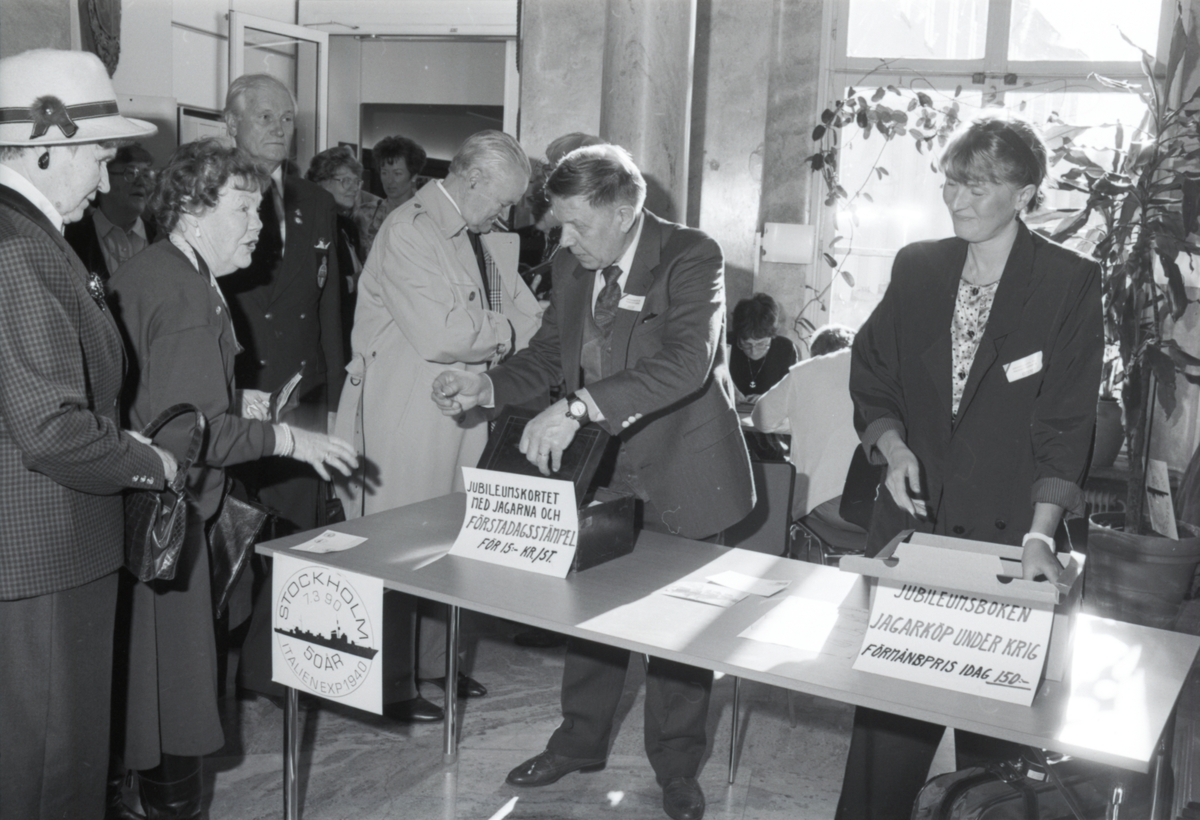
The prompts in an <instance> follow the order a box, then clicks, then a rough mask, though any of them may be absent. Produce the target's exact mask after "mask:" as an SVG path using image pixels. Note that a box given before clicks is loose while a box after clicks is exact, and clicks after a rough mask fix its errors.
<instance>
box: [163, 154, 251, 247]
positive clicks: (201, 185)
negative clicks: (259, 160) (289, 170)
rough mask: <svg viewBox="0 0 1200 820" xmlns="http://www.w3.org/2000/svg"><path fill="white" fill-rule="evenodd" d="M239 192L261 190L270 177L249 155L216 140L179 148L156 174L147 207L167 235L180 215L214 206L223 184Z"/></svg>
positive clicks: (200, 211)
mask: <svg viewBox="0 0 1200 820" xmlns="http://www.w3.org/2000/svg"><path fill="white" fill-rule="evenodd" d="M230 180H234V181H235V182H234V184H235V185H236V186H237V187H238V188H240V189H241V190H243V191H264V190H266V189H267V186H268V185H270V184H271V178H270V177H269V176H267V175H266V174H264V173H263V172H262V171H260V170H259V168H258V165H256V164H255V162H254V160H252V159H250V156H249V155H248V154H246V153H244V152H242V151H241V150H239V149H237V148H232V147H229V146H226V145H222V144H221V142H220V141H218V140H216V139H204V140H197V141H195V142H189V143H187V144H185V145H181V146H179V149H178V150H176V151H175V153H174V154H172V155H171V159H169V160H168V161H167V167H166V168H163V170H162V172H161V173H160V174H159V175H158V185H157V187H155V189H154V196H153V198H151V200H150V208H151V210H152V211H153V212H154V218H155V219H156V220H158V227H159V228H160V229H161V230H163V231H165V232H166V233H170V232H171V231H172V230H174V228H175V226H176V224H178V223H179V217H180V216H181V215H182V214H184V213H190V214H196V213H202V212H203V211H205V210H207V209H209V208H212V207H215V206H216V204H217V199H218V198H219V197H220V194H221V189H222V188H224V187H225V185H226V183H228V182H229V181H230Z"/></svg>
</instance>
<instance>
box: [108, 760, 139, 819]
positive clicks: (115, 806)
mask: <svg viewBox="0 0 1200 820" xmlns="http://www.w3.org/2000/svg"><path fill="white" fill-rule="evenodd" d="M125 778H126V773H125V772H123V771H120V770H117V771H114V770H112V769H110V770H109V772H108V785H107V789H106V790H105V796H104V820H146V817H145V815H141V814H138V813H137V812H136V811H134V810H133V809H131V808H129V806H127V805H126V804H125Z"/></svg>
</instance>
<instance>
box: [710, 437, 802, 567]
mask: <svg viewBox="0 0 1200 820" xmlns="http://www.w3.org/2000/svg"><path fill="white" fill-rule="evenodd" d="M750 467H751V469H752V470H753V473H754V492H755V495H756V496H757V498H756V500H755V502H754V509H753V510H751V511H750V514H749V515H748V516H746V517H745V518H743V519H742V520H741V521H739V522H738V523H737V524H735V525H733V526H732V527H730V528H729V529H727V530H726V531H725V545H726V546H728V547H738V548H740V549H744V550H754V551H755V552H765V553H769V554H771V555H786V554H787V548H788V528H789V527H790V526H791V523H792V491H793V489H794V487H795V483H796V468H795V466H793V465H792V463H791V462H790V461H759V460H758V459H751V460H750Z"/></svg>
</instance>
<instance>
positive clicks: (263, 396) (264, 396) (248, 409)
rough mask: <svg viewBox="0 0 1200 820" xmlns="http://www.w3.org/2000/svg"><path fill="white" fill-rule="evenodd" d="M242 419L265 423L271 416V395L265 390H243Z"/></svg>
mask: <svg viewBox="0 0 1200 820" xmlns="http://www.w3.org/2000/svg"><path fill="white" fill-rule="evenodd" d="M241 393H242V418H244V419H255V420H256V421H267V419H268V417H269V416H270V414H271V394H270V393H268V392H266V391H265V390H243V391H241Z"/></svg>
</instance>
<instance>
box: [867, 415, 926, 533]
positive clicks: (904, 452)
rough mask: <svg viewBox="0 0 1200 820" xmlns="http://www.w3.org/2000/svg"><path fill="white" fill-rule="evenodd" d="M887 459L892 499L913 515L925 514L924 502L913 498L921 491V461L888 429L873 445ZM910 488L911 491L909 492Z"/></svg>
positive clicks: (896, 434) (886, 481)
mask: <svg viewBox="0 0 1200 820" xmlns="http://www.w3.org/2000/svg"><path fill="white" fill-rule="evenodd" d="M875 446H876V447H878V448H879V452H881V453H882V454H883V457H884V458H886V459H887V479H886V480H885V481H884V484H886V485H887V488H888V492H890V493H891V494H892V500H893V501H895V502H896V504H897V506H899V507H900V508H901V509H902V510H906V511H907V512H908V513H909V514H910V515H912V516H914V517H919V518H923V517H924V516H925V515H926V512H927V510H926V507H925V502H924V501H923V500H921V499H920V498H914V497H913V496H915V495H920V493H921V463H920V462H919V461H917V457H916V455H914V454H913V451H912V450H910V449H908V445H907V444H905V443H904V441H903V440H902V439H901V438H900V434H899V433H897V432H896V431H895V430H888V431H886V432H885V433H884V434H883V435H882V436H880V437H879V441H878V442H877V443H876V445H875ZM910 488H911V493H910Z"/></svg>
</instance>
